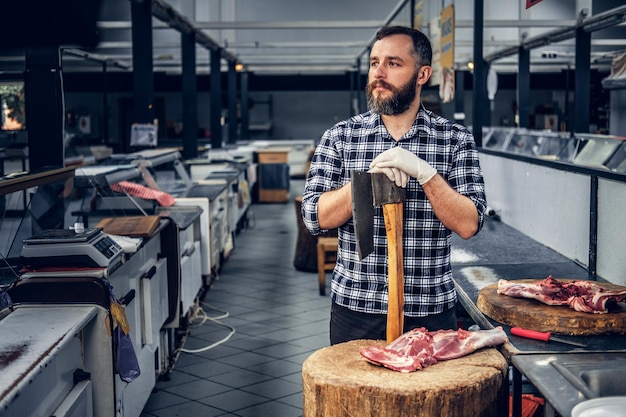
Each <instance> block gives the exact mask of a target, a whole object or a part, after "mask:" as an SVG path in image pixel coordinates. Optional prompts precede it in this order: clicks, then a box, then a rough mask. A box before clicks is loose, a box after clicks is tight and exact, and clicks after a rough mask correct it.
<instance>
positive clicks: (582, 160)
mask: <svg viewBox="0 0 626 417" xmlns="http://www.w3.org/2000/svg"><path fill="white" fill-rule="evenodd" d="M483 144H484V145H483V147H484V148H485V149H491V150H495V151H502V152H505V153H510V154H516V155H525V156H530V157H536V158H540V159H548V160H554V161H563V162H569V163H572V164H575V165H580V166H585V167H591V168H599V169H605V170H609V171H612V172H616V173H620V174H626V137H621V136H612V135H597V134H590V133H589V134H583V133H576V134H574V135H571V134H570V133H567V132H552V131H544V130H532V129H523V128H506V127H486V128H483Z"/></svg>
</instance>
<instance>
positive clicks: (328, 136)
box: [302, 125, 343, 235]
mask: <svg viewBox="0 0 626 417" xmlns="http://www.w3.org/2000/svg"><path fill="white" fill-rule="evenodd" d="M341 131H342V129H341V127H340V126H338V125H337V126H334V127H332V128H331V129H329V130H327V131H326V132H325V133H324V135H323V136H322V138H321V140H320V143H319V145H317V147H316V149H315V153H314V154H313V158H312V159H311V168H310V169H309V173H308V176H307V179H306V182H305V185H304V193H303V195H302V220H303V222H304V225H305V227H306V228H307V230H308V231H309V233H311V234H312V235H319V234H321V233H324V232H326V231H327V230H326V229H320V225H319V220H318V217H317V205H318V202H319V198H320V196H321V195H322V194H323V193H325V192H327V191H332V190H335V189H337V188H340V187H341V186H342V184H341V172H342V170H343V167H342V160H341V154H340V152H339V149H338V146H337V143H338V138H339V137H340V136H341V134H342V133H341Z"/></svg>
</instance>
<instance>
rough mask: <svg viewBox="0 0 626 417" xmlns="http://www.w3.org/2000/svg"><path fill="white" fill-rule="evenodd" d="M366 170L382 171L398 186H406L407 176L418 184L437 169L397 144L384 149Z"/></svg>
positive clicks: (428, 178)
mask: <svg viewBox="0 0 626 417" xmlns="http://www.w3.org/2000/svg"><path fill="white" fill-rule="evenodd" d="M368 172H382V173H384V174H385V175H387V178H389V179H390V180H391V181H394V182H395V183H396V185H397V186H398V187H406V184H407V183H408V182H409V176H411V177H414V178H416V179H417V182H419V183H420V185H424V184H426V183H427V182H428V181H430V179H431V178H432V177H434V176H435V174H437V170H436V169H435V168H433V167H432V166H430V165H429V164H428V162H426V161H424V160H423V159H421V158H420V157H418V156H417V155H415V154H413V153H411V152H410V151H407V150H406V149H404V148H401V147H399V146H397V147H394V148H391V149H388V150H386V151H385V152H383V153H381V154H380V155H378V156H377V157H376V158H374V160H373V161H372V163H371V164H370V170H369V171H368Z"/></svg>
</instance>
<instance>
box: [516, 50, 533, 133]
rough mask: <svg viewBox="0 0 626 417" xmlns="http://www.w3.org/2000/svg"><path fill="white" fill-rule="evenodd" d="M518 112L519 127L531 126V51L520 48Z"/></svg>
mask: <svg viewBox="0 0 626 417" xmlns="http://www.w3.org/2000/svg"><path fill="white" fill-rule="evenodd" d="M517 67H518V68H517V114H518V119H519V121H518V122H519V127H525V128H528V127H530V51H529V50H528V49H524V48H523V47H520V48H519V60H518V63H517Z"/></svg>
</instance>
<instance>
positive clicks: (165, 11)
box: [152, 0, 237, 62]
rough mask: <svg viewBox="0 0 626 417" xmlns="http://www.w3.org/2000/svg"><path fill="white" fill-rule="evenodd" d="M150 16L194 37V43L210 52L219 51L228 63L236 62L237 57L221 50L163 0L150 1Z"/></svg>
mask: <svg viewBox="0 0 626 417" xmlns="http://www.w3.org/2000/svg"><path fill="white" fill-rule="evenodd" d="M152 15H153V16H154V17H156V18H157V19H159V20H161V21H163V22H165V23H167V24H168V25H169V26H170V27H172V28H174V29H176V30H178V31H179V32H180V33H185V34H190V33H194V34H195V35H196V42H197V43H198V44H200V45H202V46H204V47H205V48H207V49H209V50H211V51H220V56H221V57H222V58H225V59H227V60H229V61H235V62H236V61H237V57H236V56H235V55H233V54H231V53H230V52H229V51H227V50H225V49H223V48H222V47H221V46H220V45H219V44H218V43H217V42H215V41H214V40H213V39H211V38H210V37H209V36H208V35H207V34H206V33H204V32H203V31H202V30H200V29H198V28H196V27H195V26H194V25H193V24H192V23H191V22H190V21H189V20H188V19H187V18H185V17H184V16H183V15H181V14H180V13H178V11H177V10H175V9H174V8H173V7H172V6H170V5H169V4H167V3H165V2H164V1H163V0H152Z"/></svg>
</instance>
